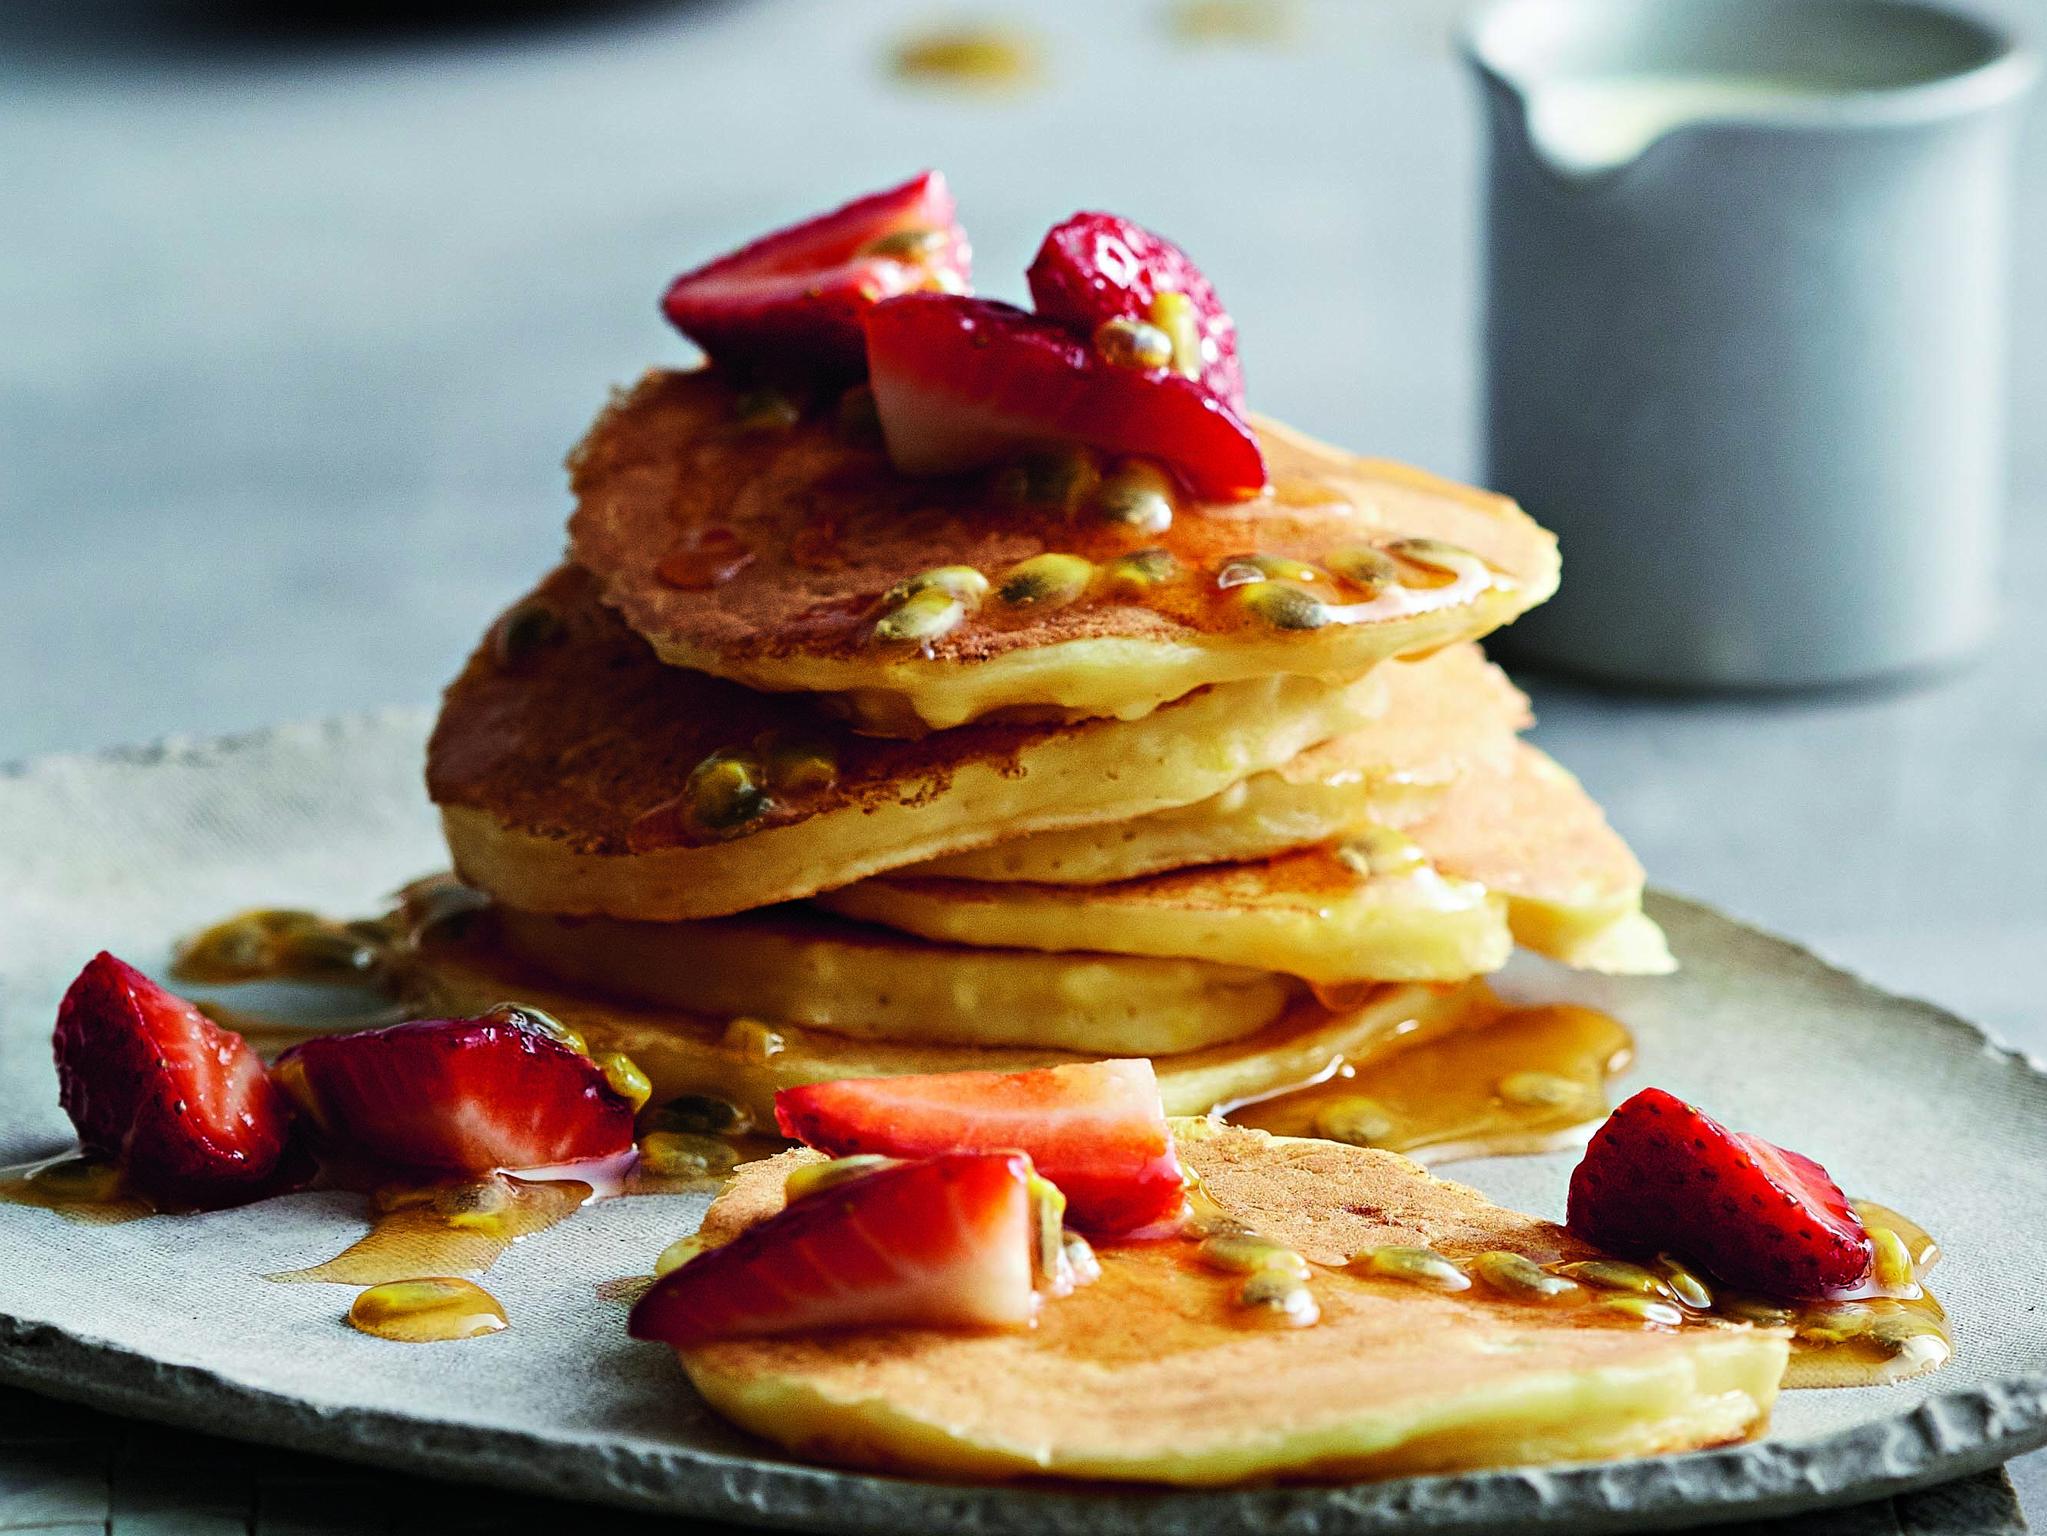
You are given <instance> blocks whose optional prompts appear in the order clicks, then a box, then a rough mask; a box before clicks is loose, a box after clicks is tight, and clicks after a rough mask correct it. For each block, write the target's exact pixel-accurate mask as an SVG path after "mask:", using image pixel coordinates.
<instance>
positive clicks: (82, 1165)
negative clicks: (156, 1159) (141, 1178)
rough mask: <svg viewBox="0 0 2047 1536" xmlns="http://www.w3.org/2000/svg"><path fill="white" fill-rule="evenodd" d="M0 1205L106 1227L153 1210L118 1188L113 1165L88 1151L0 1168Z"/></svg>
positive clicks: (118, 1172) (152, 1207)
mask: <svg viewBox="0 0 2047 1536" xmlns="http://www.w3.org/2000/svg"><path fill="white" fill-rule="evenodd" d="M0 1201H5V1202H7V1203H8V1204H10V1205H34V1206H40V1207H41V1208H42V1209H44V1210H46V1211H55V1212H56V1213H57V1214H58V1215H60V1216H66V1217H69V1218H70V1219H71V1220H73V1221H84V1222H93V1223H98V1224H101V1225H107V1224H111V1223H114V1222H122V1221H135V1220H137V1219H139V1218H141V1217H143V1216H154V1215H155V1214H156V1210H157V1208H156V1206H155V1205H154V1204H152V1203H151V1202H150V1201H148V1200H146V1199H144V1198H143V1197H142V1196H140V1195H138V1194H135V1193H133V1192H132V1191H130V1190H127V1189H125V1188H123V1187H122V1183H121V1172H120V1170H119V1169H118V1168H116V1167H115V1166H114V1165H113V1164H112V1163H110V1162H107V1161H106V1160H105V1159H103V1158H97V1157H94V1156H92V1155H91V1154H90V1153H87V1152H65V1153H61V1154H59V1155H58V1156H56V1157H46V1158H43V1159H42V1160H41V1161H39V1162H33V1163H20V1164H17V1165H15V1166H14V1167H11V1168H0Z"/></svg>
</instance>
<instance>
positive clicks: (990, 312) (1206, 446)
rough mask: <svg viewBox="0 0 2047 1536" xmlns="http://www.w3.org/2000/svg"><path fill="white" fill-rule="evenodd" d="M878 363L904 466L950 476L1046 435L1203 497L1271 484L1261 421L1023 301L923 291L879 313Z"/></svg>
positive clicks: (879, 392)
mask: <svg viewBox="0 0 2047 1536" xmlns="http://www.w3.org/2000/svg"><path fill="white" fill-rule="evenodd" d="M864 319H865V323H866V326H867V366H868V371H869V374H870V377H871V380H872V383H873V386H874V405H875V410H876V412H877V413H878V414H879V416H880V418H881V431H882V436H883V438H884V439H885V440H886V442H887V444H888V451H889V457H890V458H891V459H893V460H894V461H895V466H896V468H897V469H899V470H901V471H903V473H905V474H912V475H942V474H950V473H953V472H955V471H958V470H964V469H972V468H975V467H976V466H978V465H982V464H987V463H990V462H993V461H994V460H996V459H998V458H1001V457H1003V456H1004V455H1006V454H1008V453H1011V452H1013V451H1014V450H1016V449H1019V448H1023V447H1028V446H1030V445H1033V444H1039V443H1089V444H1092V445H1093V446H1095V447H1097V448H1103V449H1107V450H1109V451H1110V452H1114V453H1130V454H1144V455H1147V456H1149V457H1151V458H1155V459H1160V460H1163V461H1164V462H1165V463H1167V464H1169V465H1171V466H1172V467H1173V469H1175V470H1176V471H1177V472H1178V473H1179V475H1180V477H1181V479H1183V480H1185V481H1186V482H1187V484H1188V486H1189V488H1190V489H1192V490H1193V491H1194V492H1195V494H1197V495H1200V496H1205V497H1210V498H1212V499H1216V500H1226V499H1232V498H1238V497H1243V496H1248V495H1250V494H1252V493H1254V492H1256V491H1257V490H1259V489H1260V488H1262V487H1263V486H1264V484H1265V458H1264V455H1263V454H1262V453H1260V451H1259V448H1258V439H1257V438H1256V437H1254V436H1253V435H1252V433H1251V429H1250V427H1248V426H1247V425H1245V423H1244V420H1243V418H1242V417H1240V416H1239V415H1238V414H1237V413H1236V411H1235V410H1234V409H1232V408H1231V407H1230V406H1229V405H1227V404H1226V403H1224V402H1223V401H1221V400H1219V399H1217V398H1216V396H1214V395H1213V394H1211V393H1210V392H1209V391H1208V390H1207V389H1205V388H1204V387H1203V386H1202V385H1201V384H1199V383H1197V382H1196V381H1195V380H1193V379H1190V378H1186V377H1183V376H1182V375H1180V374H1177V373H1172V372H1170V371H1168V370H1164V369H1153V370H1149V371H1145V370H1140V369H1136V368H1128V367H1123V366H1121V365H1119V364H1116V363H1112V362H1110V361H1108V360H1107V359H1106V358H1105V357H1103V356H1102V355H1101V354H1100V353H1098V352H1097V351H1096V350H1095V349H1094V347H1093V345H1092V344H1091V343H1089V342H1085V341H1081V340H1078V339H1077V338H1075V337H1074V336H1073V334H1072V333H1071V332H1069V331H1068V330H1067V329H1066V328H1065V327H1064V326H1061V325H1058V324H1055V323H1054V322H1052V321H1049V320H1042V319H1039V318H1038V317H1037V316H1035V315H1029V314H1026V313H1025V312H1024V311H1022V310H1020V309H1017V308H1015V307H1014V306H1012V305H1008V304H1001V303H997V302H995V301H994V300H991V299H972V298H965V297H962V296H961V295H958V294H946V293H914V294H906V295H904V296H903V297H901V298H897V299H888V300H885V301H884V302H882V303H880V304H877V305H875V306H874V307H873V308H872V309H870V310H868V311H867V313H866V315H865V317H864Z"/></svg>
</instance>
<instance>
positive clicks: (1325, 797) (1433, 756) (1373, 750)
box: [906, 645, 1530, 885]
mask: <svg viewBox="0 0 2047 1536" xmlns="http://www.w3.org/2000/svg"><path fill="white" fill-rule="evenodd" d="M1372 675H1373V676H1374V677H1375V678H1377V679H1380V680H1382V681H1383V682H1384V684H1385V688H1386V702H1385V706H1384V708H1383V709H1382V710H1381V711H1380V713H1379V715H1378V717H1377V718H1376V719H1374V720H1373V721H1372V723H1371V724H1369V725H1366V726H1362V727H1360V728H1359V729H1357V730H1355V731H1350V732H1347V733H1346V734H1344V735H1342V736H1339V737H1337V738H1336V739H1335V740H1333V741H1326V742H1324V743H1322V744H1321V745H1320V746H1316V747H1310V748H1309V749H1308V750H1307V751H1305V752H1303V753H1301V754H1300V755H1299V756H1298V757H1296V758H1294V759H1292V760H1291V761H1289V762H1286V763H1282V764H1281V765H1280V766H1279V767H1277V768H1272V769H1268V770H1267V771H1266V772H1264V773H1259V774H1253V775H1252V776H1251V777H1250V778H1248V779H1245V780H1243V781H1242V782H1240V783H1237V784H1232V785H1231V786H1230V787H1229V788H1228V789H1226V790H1224V791H1223V792H1222V793H1221V794H1219V795H1213V796H1211V797H1210V798H1208V799H1206V800H1200V801H1197V802H1195V803H1194V804H1193V805H1186V806H1176V807H1174V808H1172V809H1170V810H1164V811H1154V812H1153V813H1152V814H1151V815H1149V816H1139V817H1134V818H1132V819H1131V820H1128V821H1118V822H1107V823H1103V824H1100V825H1096V826H1090V827H1070V828H1067V829H1065V830H1062V831H1056V832H1037V833H1033V834H1031V835H1030V836H1028V837H1018V838H1012V839H1010V840H1009V841H1007V842H1003V843H997V844H996V845H995V846H994V847H992V848H977V849H974V850H972V851H971V852H968V853H956V854H950V855H948V856H946V857H945V858H942V859H934V860H932V861H931V862H930V863H928V864H920V865H917V866H916V867H915V868H914V869H913V870H910V871H906V873H911V874H918V875H937V876H943V877H949V878H953V879H959V880H1030V881H1037V882H1040V883H1044V884H1050V885H1104V884H1107V883H1109V882H1110V881H1115V880H1132V879H1135V878H1137V877H1138V876H1140V875H1149V874H1155V873H1157V872H1158V871H1160V870H1166V869H1184V868H1187V867H1188V866H1190V865H1195V864H1232V863H1239V862H1242V861H1245V860H1249V859H1263V858H1269V857H1271V856H1272V855H1273V854H1276V853H1284V852H1286V851H1287V850H1289V849H1292V848H1306V847H1311V846H1313V845H1315V844H1317V843H1329V842H1337V841H1340V840H1341V839H1343V838H1345V837H1348V836H1351V835H1353V834H1356V833H1358V832H1362V831H1363V830H1364V829H1365V828H1367V827H1369V826H1373V825H1378V826H1392V827H1404V826H1408V825H1411V824H1412V823H1414V822H1416V821H1419V820H1422V819H1424V818H1425V817H1426V816H1428V815H1429V814H1430V813H1431V812H1432V809H1433V807H1434V806H1435V804H1436V802H1437V801H1438V800H1439V799H1440V798H1441V796H1442V793H1443V791H1444V790H1445V789H1446V788H1447V787H1448V786H1449V784H1450V783H1451V782H1452V780H1454V779H1455V778H1456V777H1457V776H1458V775H1460V774H1464V773H1471V772H1476V771H1478V770H1480V769H1484V768H1503V767H1505V766H1506V765H1507V764H1508V763H1510V762H1511V760H1512V758H1513V755H1514V733H1515V732H1516V731H1518V730H1520V729H1522V728H1523V727H1524V726H1526V725H1527V724H1528V723H1529V719H1530V716H1529V714H1528V700H1527V698H1526V697H1525V696H1524V695H1523V694H1522V693H1521V691H1520V690H1519V689H1518V688H1516V687H1515V686H1514V685H1513V684H1512V683H1510V682H1508V681H1507V676H1506V674H1505V673H1504V672H1502V671H1500V669H1499V668H1498V667H1495V666H1493V665H1492V664H1491V663H1490V662H1488V661H1487V660H1486V659H1485V657H1484V656H1483V655H1482V654H1481V653H1480V651H1479V649H1478V647H1477V646H1476V645H1460V646H1453V647H1452V648H1451V649H1449V650H1447V651H1444V652H1442V653H1440V654H1439V655H1436V656H1433V657H1430V658H1428V659H1427V660H1423V661H1413V662H1399V663H1389V664H1387V665H1386V666H1384V667H1382V668H1380V669H1379V670H1378V671H1376V672H1374V673H1373V674H1372Z"/></svg>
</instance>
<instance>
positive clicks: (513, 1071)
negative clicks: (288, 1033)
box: [277, 1008, 633, 1173]
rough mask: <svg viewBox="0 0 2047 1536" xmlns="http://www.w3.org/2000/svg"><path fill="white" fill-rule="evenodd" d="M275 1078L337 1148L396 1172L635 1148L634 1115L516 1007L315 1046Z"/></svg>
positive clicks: (595, 1155) (525, 1163) (577, 1157)
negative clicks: (478, 1016)
mask: <svg viewBox="0 0 2047 1536" xmlns="http://www.w3.org/2000/svg"><path fill="white" fill-rule="evenodd" d="M277 1080H278V1082H279V1083H280V1084H282V1085H283V1087H284V1088H285V1089H286V1091H288V1092H289V1093H290V1094H291V1096H292V1097H293V1098H294V1099H296V1100H297V1101H298V1103H299V1107H300V1108H301V1109H303V1110H304V1111H305V1112H306V1115H307V1116H308V1117H309V1118H310V1119H311V1120H312V1122H313V1124H314V1125H315V1126H317V1127H318V1129H319V1133H320V1137H321V1140H322V1142H323V1143H324V1144H325V1145H326V1146H327V1147H328V1148H329V1149H330V1150H333V1151H335V1152H339V1153H342V1154H344V1155H348V1156H352V1157H357V1158H361V1159H364V1160H366V1161H368V1162H371V1163H374V1164H378V1165H380V1166H382V1167H384V1168H388V1169H392V1170H404V1171H411V1172H421V1173H488V1172H491V1171H492V1170H494V1169H500V1168H502V1169H508V1170H513V1171H517V1170H521V1169H534V1168H550V1167H556V1166H559V1165H561V1164H566V1163H586V1162H592V1161H595V1160H598V1159H601V1158H610V1157H618V1156H622V1155H623V1154H624V1153H625V1152H627V1151H628V1150H629V1149H630V1148H631V1147H632V1144H633V1108H632V1105H631V1104H629V1103H627V1102H626V1101H625V1100H624V1099H622V1098H620V1097H619V1096H618V1094H616V1093H615V1092H613V1091H612V1089H611V1086H610V1084H609V1083H607V1082H606V1081H605V1079H604V1074H603V1072H601V1071H600V1070H598V1067H597V1064H596V1063H595V1062H593V1061H591V1060H590V1058H589V1057H587V1056H585V1055H582V1054H581V1053H580V1052H577V1051H575V1050H572V1049H571V1048H570V1047H568V1046H567V1045H565V1044H563V1043H562V1042H561V1041H559V1040H556V1039H554V1038H553V1037H552V1036H550V1035H545V1034H542V1033H541V1032H540V1031H539V1030H537V1029H535V1028H533V1027H531V1026H530V1025H529V1024H528V1023H527V1022H526V1021H525V1017H524V1015H522V1014H520V1013H519V1012H518V1011H517V1010H516V1009H512V1008H502V1009H498V1010H496V1011H494V1012H492V1013H487V1014H484V1015H483V1016H482V1017H480V1018H474V1019H422V1020H420V1021H418V1022H416V1023H411V1024H394V1025H393V1026H391V1027H390V1028H389V1029H373V1030H367V1031H364V1032H363V1033H361V1034H354V1035H327V1036H323V1037H321V1038H319V1039H315V1040H308V1041H306V1042H305V1043H303V1044H301V1045H295V1046H293V1047H292V1048H291V1049H290V1050H288V1051H286V1052H285V1053H284V1054H283V1055H282V1056H280V1057H279V1058H278V1059H277Z"/></svg>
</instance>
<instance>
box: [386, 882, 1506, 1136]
mask: <svg viewBox="0 0 2047 1536" xmlns="http://www.w3.org/2000/svg"><path fill="white" fill-rule="evenodd" d="M399 983H400V986H401V989H402V991H403V993H404V995H405V1000H406V1002H407V1003H408V1005H410V1006H411V1007H412V1008H414V1009H415V1010H418V1011H420V1012H423V1013H446V1014H451V1015H459V1014H467V1013H477V1012H480V1011H482V1010H484V1009H487V1008H491V1007H494V1006H495V1005H497V1004H499V1003H503V1002H512V1003H521V1004H524V1005H526V1006H528V1007H532V1008H539V1009H542V1010H544V1011H545V1012H547V1013H550V1014H552V1015H554V1016H555V1017H556V1018H557V1019H559V1020H561V1021H562V1022H563V1023H564V1024H567V1025H569V1026H570V1027H572V1028H574V1029H576V1030H577V1031H579V1032H580V1033H581V1034H582V1035H583V1037H584V1038H585V1040H586V1041H587V1042H588V1043H589V1045H590V1046H591V1048H592V1049H594V1050H601V1051H623V1052H625V1053H626V1054H627V1055H629V1056H631V1057H632V1059H633V1060H634V1062H636V1063H637V1064H638V1065H639V1067H640V1069H641V1071H643V1072H645V1073H646V1074H647V1077H648V1079H649V1080H650V1081H651V1082H652V1084H653V1089H654V1097H655V1099H656V1100H657V1101H666V1100H668V1099H673V1098H679V1097H681V1096H684V1095H689V1094H702V1095H709V1096H712V1097H716V1098H721V1099H725V1100H728V1101H730V1102H731V1103H734V1104H736V1105H738V1106H739V1107H740V1108H741V1109H742V1110H743V1111H745V1112H746V1113H747V1114H748V1115H749V1116H751V1117H752V1119H753V1121H754V1122H755V1123H756V1124H758V1125H763V1126H766V1125H772V1124H773V1123H774V1097H775V1094H776V1092H777V1091H778V1090H779V1089H783V1088H789V1087H793V1086H795V1085H796V1084H798V1083H815V1082H824V1081H827V1080H830V1079H833V1078H842V1077H895V1076H900V1075H902V1074H905V1073H914V1072H966V1071H983V1070H986V1071H1002V1072H1010V1071H1020V1070H1022V1069H1023V1068H1026V1067H1036V1066H1053V1065H1057V1064H1058V1063H1060V1062H1071V1061H1096V1060H1099V1059H1100V1058H1101V1054H1102V1053H1101V1051H1100V1050H1099V1049H1088V1050H1083V1051H1071V1050H1060V1049H1056V1048H1050V1047H1038V1046H1027V1045H999V1046H996V1045H989V1046H972V1045H941V1044H934V1043H931V1042H928V1041H926V1042H920V1041H909V1042H897V1041H888V1040H878V1039H877V1040H863V1039H858V1038H855V1037H853V1036H850V1035H843V1034H838V1033H835V1032H834V1031H831V1030H824V1029H816V1028H811V1027H808V1026H804V1025H796V1024H784V1023H778V1022H774V1021H769V1020H761V1019H753V1018H737V1019H734V1018H727V1017H723V1016H718V1015H711V1014H705V1013H697V1012H692V1011H690V1010H687V1009H681V1008H665V1007H660V1006H657V1005H654V1004H648V1003H630V1002H622V1001H619V1000H618V999H617V998H615V997H608V996H604V995H600V994H598V993H596V992H594V991H592V990H589V989H585V988H580V987H574V986H570V985H568V984H566V983H563V982H560V981H556V980H554V979H553V978H552V977H549V976H547V975H546V974H545V973H543V972H542V971H540V970H539V969H538V968H537V967H535V966H534V965H532V964H531V963H530V962H528V961H525V960H522V959H521V958H519V957H518V956H516V955H513V954H511V953H510V952H509V951H508V950H506V949H505V947H504V946H503V945H502V944H500V943H499V942H497V940H496V938H495V936H494V934H493V932H492V928H491V924H490V923H489V922H488V921H482V922H479V921H476V920H475V918H474V917H472V918H470V919H467V920H459V921H452V922H447V923H442V924H437V925H434V926H432V927H429V928H428V929H426V930H425V931H424V932H423V933H421V934H420V935H419V936H418V938H417V939H416V941H415V944H414V946H413V948H412V950H411V952H410V954H409V955H408V956H407V957H406V959H405V961H404V963H403V965H402V968H401V974H400V976H399ZM1470 1006H1472V995H1471V994H1469V993H1468V992H1467V989H1466V988H1463V987H1442V986H1433V987H1431V986H1381V987H1373V988H1369V989H1365V990H1362V991H1360V992H1359V993H1357V994H1356V995H1354V996H1350V997H1347V998H1346V999H1345V1000H1344V1003H1343V1006H1341V1007H1339V1008H1324V1007H1321V1006H1319V1005H1317V1004H1315V1003H1314V1002H1312V1001H1306V1000H1304V1001H1301V1002H1298V1003H1296V1004H1295V1005H1294V1006H1293V1007H1292V1008H1290V1009H1288V1010H1287V1012H1286V1013H1284V1014H1282V1015H1281V1016H1280V1017H1279V1018H1278V1019H1277V1020H1275V1021H1274V1022H1273V1023H1271V1024H1268V1025H1266V1026H1265V1027H1264V1028H1263V1029H1259V1030H1256V1031H1254V1032H1252V1033H1251V1034H1248V1035H1244V1036H1242V1037H1240V1038H1238V1039H1234V1040H1226V1041H1223V1042H1221V1043H1220V1044H1217V1045H1210V1046H1204V1047H1202V1048H1201V1049H1198V1050H1190V1051H1180V1052H1175V1053H1173V1054H1170V1055H1162V1056H1156V1057H1154V1058H1153V1065H1154V1066H1155V1067H1156V1069H1157V1072H1158V1079H1159V1091H1160V1093H1161V1094H1162V1095H1163V1097H1164V1099H1165V1103H1166V1108H1167V1109H1168V1110H1169V1111H1170V1112H1172V1113H1174V1114H1187V1115H1198V1114H1206V1113H1208V1111H1210V1110H1211V1109H1214V1108H1216V1107H1217V1106H1219V1105H1228V1104H1235V1103H1238V1102H1240V1101H1242V1100H1245V1099H1255V1098H1262V1097H1265V1096H1267V1095H1269V1094H1273V1093H1276V1092H1278V1091H1279V1090H1281V1089H1284V1088H1291V1087H1296V1086H1298V1085H1299V1084H1301V1083H1306V1082H1312V1081H1314V1080H1315V1079H1316V1078H1318V1077H1320V1076H1321V1075H1323V1074H1324V1073H1326V1072H1328V1071H1329V1070H1330V1069H1331V1068H1332V1067H1333V1066H1334V1065H1336V1064H1337V1063H1338V1062H1340V1061H1344V1060H1359V1059H1362V1058H1363V1057H1364V1056H1366V1055H1368V1054H1370V1052H1371V1051H1372V1050H1373V1049H1374V1047H1376V1046H1378V1045H1380V1044H1382V1043H1384V1042H1386V1041H1388V1040H1390V1039H1392V1038H1394V1037H1395V1036H1396V1035H1400V1034H1404V1033H1407V1032H1410V1031H1412V1030H1413V1029H1415V1028H1417V1027H1425V1026H1426V1025H1427V1023H1428V1022H1430V1021H1433V1020H1436V1019H1446V1020H1447V1019H1449V1018H1452V1017H1455V1016H1457V1015H1459V1014H1461V1013H1462V1012H1463V1011H1464V1010H1466V1009H1468V1008H1469V1007H1470Z"/></svg>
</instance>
